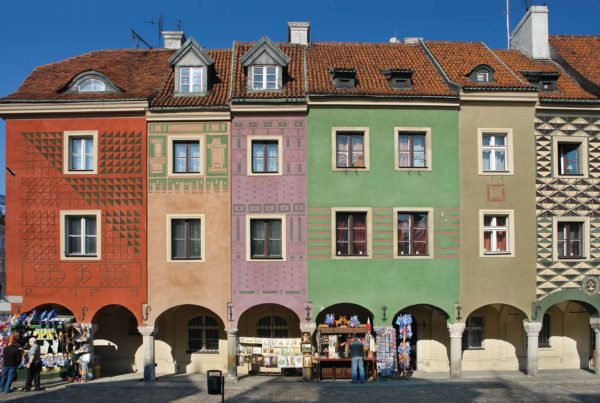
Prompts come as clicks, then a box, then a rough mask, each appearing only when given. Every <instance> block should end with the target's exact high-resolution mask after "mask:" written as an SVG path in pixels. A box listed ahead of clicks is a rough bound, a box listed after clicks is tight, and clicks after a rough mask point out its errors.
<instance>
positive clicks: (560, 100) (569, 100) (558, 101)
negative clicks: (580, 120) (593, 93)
mask: <svg viewBox="0 0 600 403" xmlns="http://www.w3.org/2000/svg"><path fill="white" fill-rule="evenodd" d="M540 102H544V103H549V104H561V103H565V104H600V99H598V98H595V99H586V98H540Z"/></svg>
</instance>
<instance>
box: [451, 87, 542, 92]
mask: <svg viewBox="0 0 600 403" xmlns="http://www.w3.org/2000/svg"><path fill="white" fill-rule="evenodd" d="M462 89H463V90H464V91H475V92H476V91H481V92H486V91H489V92H502V91H511V92H512V91H515V92H537V91H538V88H537V87H493V86H492V87H473V86H465V87H462Z"/></svg>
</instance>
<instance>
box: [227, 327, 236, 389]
mask: <svg viewBox="0 0 600 403" xmlns="http://www.w3.org/2000/svg"><path fill="white" fill-rule="evenodd" d="M225 332H226V333H227V379H231V380H233V381H237V380H238V376H237V359H236V355H237V345H238V330H237V328H229V329H225Z"/></svg>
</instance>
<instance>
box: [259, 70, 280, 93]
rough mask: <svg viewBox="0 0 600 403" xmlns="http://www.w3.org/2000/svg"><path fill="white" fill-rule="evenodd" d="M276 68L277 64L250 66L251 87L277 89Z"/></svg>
mask: <svg viewBox="0 0 600 403" xmlns="http://www.w3.org/2000/svg"><path fill="white" fill-rule="evenodd" d="M278 69H279V68H278V67H277V66H252V89H253V90H276V89H278V79H277V73H278Z"/></svg>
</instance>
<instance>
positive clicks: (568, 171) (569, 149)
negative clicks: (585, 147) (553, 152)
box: [558, 143, 582, 175]
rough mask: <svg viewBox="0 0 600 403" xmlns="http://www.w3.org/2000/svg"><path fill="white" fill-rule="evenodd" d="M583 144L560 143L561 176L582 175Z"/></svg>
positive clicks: (559, 162) (559, 166)
mask: <svg viewBox="0 0 600 403" xmlns="http://www.w3.org/2000/svg"><path fill="white" fill-rule="evenodd" d="M580 148H581V143H558V170H559V173H560V174H561V175H581V173H582V172H581V165H580V161H581V156H580V154H581V152H580Z"/></svg>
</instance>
